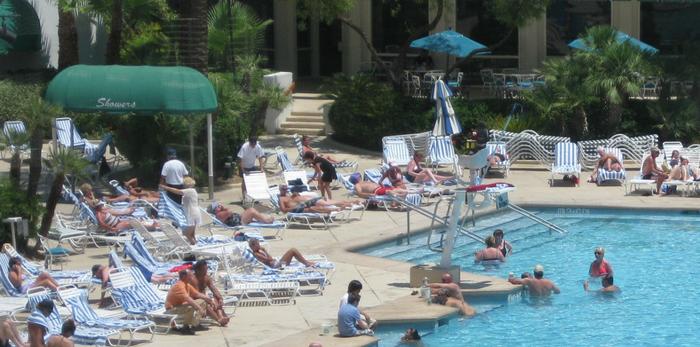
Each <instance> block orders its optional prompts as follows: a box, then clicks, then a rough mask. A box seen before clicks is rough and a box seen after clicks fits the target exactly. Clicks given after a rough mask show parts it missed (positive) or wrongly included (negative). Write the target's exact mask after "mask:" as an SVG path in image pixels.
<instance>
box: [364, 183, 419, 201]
mask: <svg viewBox="0 0 700 347" xmlns="http://www.w3.org/2000/svg"><path fill="white" fill-rule="evenodd" d="M355 194H357V196H359V197H361V198H371V197H372V196H375V195H379V196H381V195H390V196H398V197H401V198H405V197H406V195H408V190H406V189H401V188H394V187H384V186H382V185H379V184H376V183H374V182H372V181H359V182H357V183H355Z"/></svg>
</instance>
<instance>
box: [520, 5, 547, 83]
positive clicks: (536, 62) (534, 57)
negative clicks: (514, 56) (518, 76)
mask: <svg viewBox="0 0 700 347" xmlns="http://www.w3.org/2000/svg"><path fill="white" fill-rule="evenodd" d="M546 57H547V16H546V15H545V14H543V15H542V17H540V18H538V19H534V20H532V21H530V22H529V23H527V24H525V25H524V26H522V27H520V28H518V69H520V70H522V71H529V70H532V69H535V68H538V67H539V66H540V65H542V62H543V61H544V59H545V58H546Z"/></svg>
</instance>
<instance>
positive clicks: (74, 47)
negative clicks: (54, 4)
mask: <svg viewBox="0 0 700 347" xmlns="http://www.w3.org/2000/svg"><path fill="white" fill-rule="evenodd" d="M79 62H80V59H79V56H78V31H77V30H76V28H75V17H74V16H73V13H72V12H71V11H64V10H62V9H59V11H58V70H59V71H60V70H63V69H65V68H67V67H69V66H72V65H76V64H78V63H79Z"/></svg>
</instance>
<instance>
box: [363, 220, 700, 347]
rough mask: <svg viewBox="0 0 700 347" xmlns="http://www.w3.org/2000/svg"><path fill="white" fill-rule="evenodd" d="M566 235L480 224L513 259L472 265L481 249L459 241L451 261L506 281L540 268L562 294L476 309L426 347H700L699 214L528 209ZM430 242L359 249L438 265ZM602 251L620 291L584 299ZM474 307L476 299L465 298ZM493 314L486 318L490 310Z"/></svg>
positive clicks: (528, 226)
mask: <svg viewBox="0 0 700 347" xmlns="http://www.w3.org/2000/svg"><path fill="white" fill-rule="evenodd" d="M530 210H531V211H533V212H535V213H536V214H538V215H539V216H541V217H543V218H545V219H547V220H550V221H552V222H553V223H555V224H557V225H559V226H562V227H564V228H565V229H567V230H568V231H569V232H568V234H566V235H559V234H557V233H550V232H549V231H548V230H547V229H546V228H545V227H543V226H540V225H538V224H536V223H534V222H532V221H531V220H529V219H526V218H524V217H522V216H520V215H519V214H516V213H514V212H505V213H497V214H494V215H489V216H485V217H482V218H480V219H478V220H477V224H476V232H477V234H479V235H483V236H486V235H488V234H490V233H491V232H493V230H494V229H495V228H501V229H503V230H504V231H505V238H506V240H508V241H510V242H511V243H512V244H513V248H514V254H513V255H511V256H510V257H509V258H508V261H507V262H506V263H504V264H502V265H501V266H499V267H498V268H491V269H485V268H484V266H482V265H475V264H474V263H473V254H474V252H475V251H476V250H478V249H479V248H481V246H480V245H478V244H477V243H476V242H473V241H471V240H469V239H468V238H466V237H460V238H459V239H458V241H457V244H456V246H455V252H454V253H453V262H454V263H457V264H460V265H461V266H462V270H463V271H469V272H477V273H485V274H489V275H493V276H498V277H502V278H506V277H507V276H508V273H509V272H514V273H516V274H520V273H522V272H524V271H532V268H533V266H534V265H535V264H542V265H544V268H545V277H547V278H550V279H552V280H553V281H554V282H555V283H557V285H558V286H559V287H560V288H561V291H562V293H561V294H560V295H556V296H553V297H551V298H549V299H545V300H532V299H530V298H528V297H527V296H526V295H523V296H522V298H516V299H514V300H513V299H511V300H510V302H508V300H503V299H501V300H493V301H492V302H486V303H482V302H477V303H476V305H475V308H476V309H477V311H478V312H480V313H479V314H478V315H477V316H476V317H474V318H472V319H468V320H464V321H458V320H456V319H453V320H450V321H449V323H448V324H444V325H442V326H440V327H437V328H434V327H432V326H430V327H425V326H423V327H420V329H421V332H422V333H426V332H431V333H430V334H428V335H427V336H425V338H424V343H425V344H426V345H427V346H448V347H449V346H465V345H486V344H488V345H489V346H531V345H538V346H564V345H575V346H584V345H586V346H589V345H605V346H662V345H678V346H691V345H698V344H700V333H699V332H698V331H697V329H698V328H697V327H698V326H700V312H698V309H699V308H700V290H698V285H699V284H700V280H698V278H699V275H700V267H699V266H698V264H700V252H698V248H699V245H698V239H699V236H700V233H699V232H698V230H700V213H698V212H697V211H683V212H681V211H668V212H655V211H654V212H652V211H639V210H637V211H632V210H612V209H607V210H605V209H576V208H572V209H570V208H561V209H530ZM426 241H427V236H416V237H412V238H411V244H410V245H406V244H405V242H404V243H403V244H401V245H398V244H397V243H396V242H392V243H386V244H383V245H379V246H376V247H371V248H368V249H365V250H363V251H362V253H365V254H368V255H374V256H379V257H387V258H391V259H398V260H403V261H408V262H411V263H415V264H422V263H428V262H430V263H437V262H439V257H440V254H439V253H434V252H431V251H430V250H428V249H427V247H426ZM596 246H603V247H605V248H606V254H605V257H606V259H607V260H608V261H609V262H610V263H611V264H612V266H613V268H614V271H615V284H616V285H618V286H619V287H620V288H621V289H622V292H621V293H619V294H617V295H614V296H604V295H600V294H594V293H586V292H584V291H583V287H582V282H583V280H584V279H585V278H587V274H588V267H589V265H590V262H591V261H592V260H593V258H594V256H593V250H594V248H595V247H596ZM467 300H468V301H471V300H470V298H467ZM484 311H486V312H484ZM405 328H406V326H389V327H385V328H384V329H380V330H379V331H378V332H377V336H378V337H379V338H380V339H381V341H380V346H395V345H396V344H397V343H398V339H399V337H400V333H401V332H402V331H403V330H404V329H405Z"/></svg>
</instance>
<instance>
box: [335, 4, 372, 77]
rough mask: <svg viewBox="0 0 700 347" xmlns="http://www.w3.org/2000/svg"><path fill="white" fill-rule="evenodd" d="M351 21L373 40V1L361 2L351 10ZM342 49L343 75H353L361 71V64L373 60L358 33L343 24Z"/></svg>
mask: <svg viewBox="0 0 700 347" xmlns="http://www.w3.org/2000/svg"><path fill="white" fill-rule="evenodd" d="M349 18H350V21H352V23H353V24H355V25H357V26H359V27H360V28H361V29H362V31H363V32H364V33H365V35H366V36H367V37H368V38H369V39H370V40H371V39H372V0H360V1H357V2H356V3H355V7H354V8H353V9H352V10H350V13H349ZM340 47H341V50H342V54H343V73H346V74H353V73H356V72H358V71H360V66H361V65H360V64H361V63H362V62H366V61H367V62H368V61H371V60H372V56H371V54H370V52H369V50H368V49H367V46H365V43H364V41H363V40H362V38H361V37H360V35H359V34H357V32H355V31H354V30H352V29H350V28H349V27H348V26H347V25H344V24H343V27H342V42H341V43H340Z"/></svg>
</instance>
